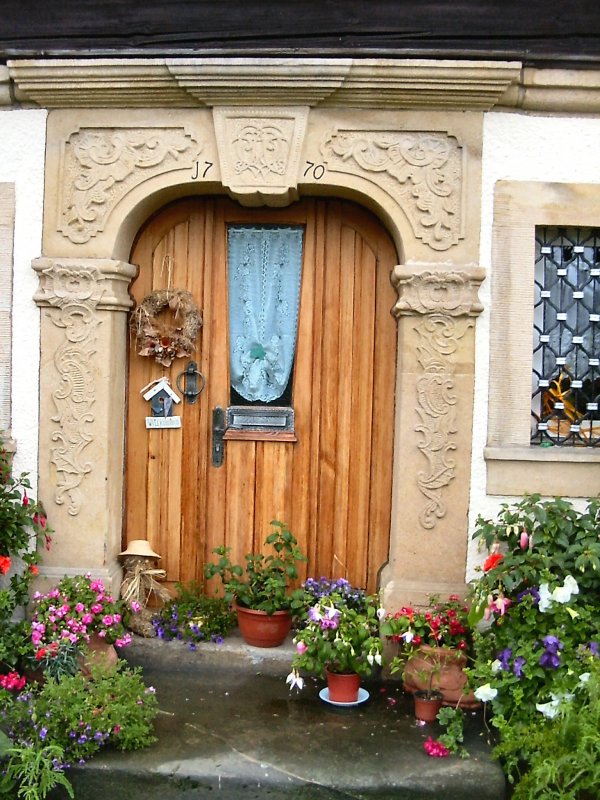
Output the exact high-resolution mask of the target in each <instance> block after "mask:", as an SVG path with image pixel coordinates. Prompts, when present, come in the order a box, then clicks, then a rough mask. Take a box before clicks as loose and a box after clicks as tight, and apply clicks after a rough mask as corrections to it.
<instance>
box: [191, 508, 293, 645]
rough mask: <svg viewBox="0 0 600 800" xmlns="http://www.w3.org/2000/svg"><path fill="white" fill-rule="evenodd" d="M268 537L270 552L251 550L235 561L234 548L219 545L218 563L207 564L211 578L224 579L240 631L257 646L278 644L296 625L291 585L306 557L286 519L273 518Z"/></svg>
mask: <svg viewBox="0 0 600 800" xmlns="http://www.w3.org/2000/svg"><path fill="white" fill-rule="evenodd" d="M271 525H272V526H273V531H272V532H271V533H270V534H269V535H268V536H267V538H266V539H265V548H266V549H267V550H271V552H267V553H248V554H247V555H246V556H245V565H244V566H242V565H240V564H234V563H232V561H231V558H230V555H229V554H230V551H231V548H229V547H224V546H221V547H217V548H215V549H214V550H213V553H214V554H215V555H217V556H218V560H217V561H216V562H215V563H212V564H207V565H206V568H205V577H206V579H207V580H210V579H211V578H214V577H218V578H220V580H221V583H222V586H223V589H224V597H225V600H226V601H227V602H229V603H232V604H233V607H234V609H235V611H236V614H237V619H238V627H239V629H240V633H241V635H242V637H243V638H244V640H245V641H246V643H247V644H250V645H252V646H254V647H278V646H279V645H280V644H283V642H284V641H285V639H286V637H287V635H288V633H289V632H290V629H291V626H292V615H291V612H290V606H291V603H292V593H291V585H292V583H293V581H295V580H296V579H297V578H298V566H297V565H298V563H300V562H303V561H306V556H305V555H304V554H303V553H302V550H301V548H300V547H299V545H298V542H297V540H296V539H295V537H294V536H293V534H292V533H291V531H290V530H289V528H288V527H287V525H285V523H283V522H279V521H278V520H273V521H272V522H271Z"/></svg>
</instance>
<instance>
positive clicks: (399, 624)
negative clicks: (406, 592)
mask: <svg viewBox="0 0 600 800" xmlns="http://www.w3.org/2000/svg"><path fill="white" fill-rule="evenodd" d="M467 617H468V608H467V606H466V605H464V603H462V601H461V599H460V597H459V596H458V595H450V597H449V599H448V600H447V601H445V602H440V601H439V600H438V599H437V598H435V597H434V598H432V599H431V605H430V606H429V607H427V608H425V609H415V608H412V607H410V606H404V607H403V608H401V609H400V611H397V612H396V613H394V614H390V615H388V616H387V617H386V619H385V621H384V623H383V625H382V629H381V630H382V634H384V635H385V636H387V637H388V638H389V639H390V640H391V641H392V642H395V643H397V644H398V648H399V649H398V654H397V655H396V656H394V658H392V660H391V662H390V671H391V672H392V673H394V672H399V671H401V672H402V678H403V682H404V688H405V689H406V690H407V691H409V692H411V693H412V692H416V691H424V690H425V691H432V690H435V691H439V692H441V693H442V696H443V702H444V704H445V705H446V704H449V705H460V706H462V707H463V708H466V707H469V706H477V705H478V703H477V700H476V699H475V697H473V695H472V694H470V693H467V692H466V691H465V687H466V685H467V680H468V679H467V675H466V673H465V672H464V667H465V666H466V664H467V655H468V653H469V652H470V650H471V646H472V635H471V630H470V627H469V624H468V621H467Z"/></svg>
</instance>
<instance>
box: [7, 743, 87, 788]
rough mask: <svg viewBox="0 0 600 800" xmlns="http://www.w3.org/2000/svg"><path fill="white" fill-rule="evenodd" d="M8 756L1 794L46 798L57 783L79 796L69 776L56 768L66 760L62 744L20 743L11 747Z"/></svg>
mask: <svg viewBox="0 0 600 800" xmlns="http://www.w3.org/2000/svg"><path fill="white" fill-rule="evenodd" d="M8 755H9V761H8V766H7V768H6V773H5V775H4V776H3V782H2V783H1V784H0V796H5V797H17V798H18V799H19V800H44V798H45V797H47V796H48V794H49V793H50V792H51V791H52V789H54V788H55V787H56V786H63V787H64V788H65V790H66V791H67V794H68V795H69V797H71V798H74V797H75V793H74V792H73V787H72V786H71V783H70V781H69V779H68V778H67V776H66V775H65V774H64V772H62V771H61V770H60V769H57V768H56V764H57V763H61V762H62V761H63V760H64V751H63V750H62V748H61V747H59V746H58V745H55V744H47V745H44V744H39V743H36V744H35V745H34V746H33V747H32V746H31V745H20V746H15V747H11V748H10V749H9V750H8ZM15 792H16V794H15Z"/></svg>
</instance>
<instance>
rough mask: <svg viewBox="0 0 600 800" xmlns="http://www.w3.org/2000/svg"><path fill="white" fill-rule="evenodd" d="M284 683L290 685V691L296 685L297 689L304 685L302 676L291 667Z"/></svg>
mask: <svg viewBox="0 0 600 800" xmlns="http://www.w3.org/2000/svg"><path fill="white" fill-rule="evenodd" d="M285 682H286V683H289V685H290V691H291V690H292V689H293V688H294V687H296V688H297V689H299V690H300V689H302V688H303V687H304V678H301V677H300V675H299V674H298V670H295V669H293V670H292V671H291V672H290V674H289V675H288V676H287V678H286V679H285Z"/></svg>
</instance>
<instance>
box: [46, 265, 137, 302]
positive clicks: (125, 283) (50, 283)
mask: <svg viewBox="0 0 600 800" xmlns="http://www.w3.org/2000/svg"><path fill="white" fill-rule="evenodd" d="M32 266H33V269H34V270H35V271H36V272H37V273H38V279H39V287H38V290H37V292H36V293H35V295H34V300H35V302H36V303H37V304H38V306H50V307H54V308H60V309H64V308H65V307H67V306H70V307H71V306H80V307H82V308H83V307H85V308H86V309H93V310H96V309H98V310H100V311H127V310H128V309H129V308H131V306H132V305H133V301H132V300H131V298H130V296H129V292H128V287H129V283H130V282H131V279H132V278H133V277H134V275H135V274H136V272H137V267H135V266H134V265H133V264H127V263H126V262H124V261H112V260H110V259H101V258H36V259H35V261H34V262H33V263H32Z"/></svg>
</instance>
